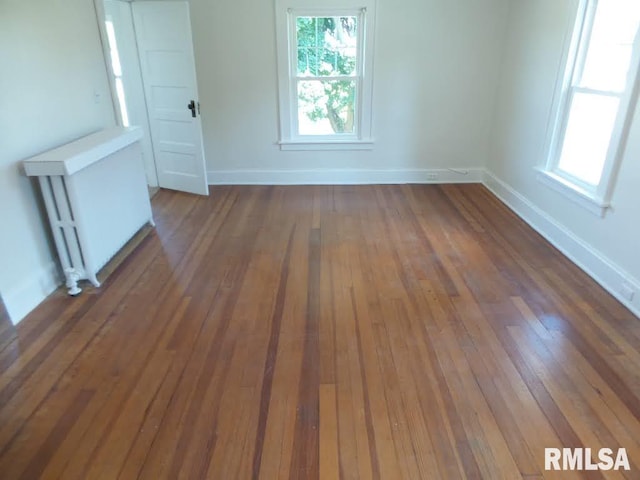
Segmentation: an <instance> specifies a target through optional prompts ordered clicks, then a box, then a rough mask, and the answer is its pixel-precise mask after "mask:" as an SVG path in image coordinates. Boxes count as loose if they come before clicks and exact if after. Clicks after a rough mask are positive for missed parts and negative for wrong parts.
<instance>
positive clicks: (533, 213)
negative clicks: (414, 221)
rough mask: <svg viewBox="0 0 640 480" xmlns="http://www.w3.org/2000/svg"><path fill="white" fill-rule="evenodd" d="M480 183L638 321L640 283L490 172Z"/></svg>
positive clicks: (486, 173)
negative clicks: (628, 291)
mask: <svg viewBox="0 0 640 480" xmlns="http://www.w3.org/2000/svg"><path fill="white" fill-rule="evenodd" d="M483 183H484V185H485V186H486V187H487V188H488V189H489V190H491V191H492V192H493V193H494V194H495V195H496V196H497V197H498V198H499V199H500V200H501V201H502V202H503V203H504V204H506V205H507V206H508V207H509V208H510V209H511V210H513V211H514V212H515V213H516V214H517V215H518V216H519V217H520V218H522V219H523V220H524V221H525V222H527V223H528V224H529V225H530V226H531V227H532V228H533V229H534V230H536V231H537V232H538V233H540V234H541V235H542V236H543V237H545V238H546V239H547V240H548V241H549V242H550V243H551V244H553V245H554V246H555V247H556V248H557V249H558V250H560V251H561V252H562V253H563V254H565V255H566V256H567V257H568V258H569V259H570V260H571V261H572V262H573V263H575V264H576V265H577V266H578V267H580V268H581V269H582V270H584V271H585V272H586V273H587V274H588V275H589V276H590V277H592V278H593V279H594V280H595V281H596V282H598V283H599V284H600V285H601V286H602V287H603V288H604V289H605V290H607V291H608V292H609V293H611V295H613V296H614V297H615V298H616V299H618V301H620V302H621V303H622V304H623V305H624V306H626V307H627V308H628V309H629V310H631V311H632V312H633V314H634V315H635V316H637V317H638V318H640V280H638V279H637V278H634V277H633V276H631V275H630V274H629V273H627V272H625V271H624V270H623V269H622V268H621V267H620V266H619V265H617V264H615V263H614V262H612V261H611V260H609V259H608V258H606V257H605V256H604V255H603V254H602V253H601V252H599V251H598V250H596V249H595V248H593V247H592V246H591V245H589V244H588V243H586V242H585V241H584V240H582V239H581V238H579V237H578V236H576V235H575V234H573V233H572V232H571V231H569V230H568V229H567V228H566V227H564V226H563V225H561V224H560V223H558V222H557V221H556V220H554V219H553V218H552V217H551V216H549V215H548V214H547V213H546V212H544V211H543V210H541V209H540V208H538V207H536V206H535V205H534V204H533V203H531V202H530V201H529V200H528V199H527V198H525V197H524V196H522V195H521V194H520V193H518V192H517V191H515V190H514V189H513V188H512V187H511V186H510V185H508V184H506V183H505V182H503V181H502V180H500V179H499V178H497V177H496V176H495V175H494V174H493V173H491V172H489V171H485V176H484V182H483ZM623 284H627V285H628V286H630V287H631V288H632V289H633V290H635V292H636V294H635V296H634V298H633V300H631V301H630V300H628V299H627V298H625V297H624V296H623V295H622V293H621V289H622V285H623Z"/></svg>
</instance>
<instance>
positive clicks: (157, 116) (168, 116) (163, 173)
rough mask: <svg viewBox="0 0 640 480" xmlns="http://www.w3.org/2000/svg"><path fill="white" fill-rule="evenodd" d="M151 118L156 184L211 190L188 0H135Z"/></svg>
mask: <svg viewBox="0 0 640 480" xmlns="http://www.w3.org/2000/svg"><path fill="white" fill-rule="evenodd" d="M131 7H132V9H133V18H134V23H135V27H136V37H137V42H138V51H139V53H140V66H141V69H142V76H143V79H144V87H145V96H146V99H147V107H148V109H149V120H150V122H151V137H152V140H153V150H154V153H155V157H156V170H157V172H158V183H159V185H160V186H161V187H163V188H170V189H174V190H182V191H186V192H191V193H197V194H201V195H208V193H209V189H208V186H207V175H206V167H205V158H204V152H203V148H202V127H201V123H200V114H199V112H198V109H196V110H195V117H194V116H193V114H192V110H190V109H189V108H188V106H189V103H190V102H191V101H194V102H196V104H197V102H198V89H197V83H196V75H195V64H194V60H193V45H192V40H191V22H190V19H189V5H188V3H187V2H174V1H170V2H168V1H145V2H134V3H132V5H131Z"/></svg>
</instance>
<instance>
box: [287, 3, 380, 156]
mask: <svg viewBox="0 0 640 480" xmlns="http://www.w3.org/2000/svg"><path fill="white" fill-rule="evenodd" d="M318 4H319V3H318V2H309V1H308V0H276V9H277V18H276V20H277V24H278V25H277V28H278V80H279V94H280V134H281V138H280V145H281V147H282V148H283V149H363V148H371V147H370V146H371V143H372V142H371V93H372V92H371V90H372V82H371V79H372V76H371V74H372V64H373V62H372V47H373V41H372V39H373V35H372V33H373V31H372V25H373V15H374V12H373V8H374V6H375V4H374V2H372V1H371V0H364V1H362V2H361V3H360V4H351V3H350V2H349V1H348V0H347V1H346V2H345V1H335V0H334V1H330V2H321V3H320V4H321V5H322V7H317V6H312V5H318ZM327 4H330V5H327Z"/></svg>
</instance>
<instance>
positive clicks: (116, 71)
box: [105, 20, 129, 127]
mask: <svg viewBox="0 0 640 480" xmlns="http://www.w3.org/2000/svg"><path fill="white" fill-rule="evenodd" d="M105 27H106V30H107V39H108V41H109V52H110V54H111V71H112V72H113V76H114V83H115V87H116V96H117V97H118V106H119V107H120V108H119V110H120V118H121V120H122V125H123V126H125V127H128V126H129V114H128V112H127V101H126V98H125V95H124V83H123V82H122V64H121V63H120V54H119V53H118V43H117V42H116V32H115V29H114V28H113V22H112V21H111V20H107V21H106V22H105Z"/></svg>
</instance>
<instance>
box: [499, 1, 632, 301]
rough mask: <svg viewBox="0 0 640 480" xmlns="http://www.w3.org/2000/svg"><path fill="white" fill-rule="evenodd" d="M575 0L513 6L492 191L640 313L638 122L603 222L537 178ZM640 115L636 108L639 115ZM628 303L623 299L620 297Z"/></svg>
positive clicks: (543, 157) (508, 35) (506, 42)
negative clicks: (626, 290) (628, 292)
mask: <svg viewBox="0 0 640 480" xmlns="http://www.w3.org/2000/svg"><path fill="white" fill-rule="evenodd" d="M576 7H577V1H576V0H536V1H530V0H513V1H512V2H511V8H510V13H509V20H508V24H509V30H508V33H507V38H506V41H505V45H506V51H505V57H504V63H503V66H502V77H501V81H500V90H499V91H500V95H499V98H498V103H497V108H496V115H495V120H494V123H495V129H494V133H493V142H492V149H491V155H490V161H489V163H488V168H489V170H490V172H491V173H492V174H493V177H490V178H489V179H488V183H489V186H490V187H492V188H493V189H494V190H495V191H496V192H497V193H499V194H500V195H501V196H503V197H504V198H505V199H506V200H508V201H509V203H511V205H512V206H514V207H515V208H516V209H517V210H518V211H519V213H521V214H523V215H524V216H525V217H527V219H528V220H530V221H531V223H533V224H535V226H536V227H537V228H539V229H540V230H541V231H542V232H543V233H545V234H546V235H547V236H548V237H550V238H551V239H552V240H553V241H554V242H555V243H556V244H557V245H558V246H559V247H560V248H561V249H562V250H564V251H565V252H566V253H568V254H569V255H570V256H571V257H572V258H573V259H574V260H575V261H576V262H577V263H579V264H580V265H581V266H583V267H584V268H585V269H586V270H588V271H589V272H590V273H592V275H594V276H595V277H596V278H597V279H598V280H599V281H600V282H601V283H602V284H603V285H605V286H606V287H607V288H608V289H610V291H612V293H614V294H616V295H617V294H619V293H620V288H621V284H622V283H628V284H630V285H631V286H633V287H634V288H635V289H636V291H637V293H636V295H635V298H634V300H633V301H631V302H629V301H626V303H627V305H628V306H630V308H632V309H634V310H635V311H636V313H637V312H640V298H639V297H640V291H638V290H640V254H639V252H638V249H639V247H640V188H639V187H640V161H638V158H639V157H640V121H639V119H638V115H637V114H636V117H635V119H634V122H633V125H632V127H631V133H630V137H629V141H628V144H627V149H626V152H625V155H624V159H623V161H622V166H621V171H620V175H619V178H618V181H617V184H616V187H615V192H614V195H613V198H612V203H613V209H612V211H609V212H608V213H607V214H606V217H605V218H599V217H597V216H595V215H593V214H592V213H590V212H588V211H587V210H585V209H584V208H582V207H580V206H578V205H576V204H574V203H572V202H571V201H569V200H568V199H567V198H566V197H564V196H562V195H561V194H559V193H557V192H555V191H554V190H551V189H550V188H548V187H547V186H545V185H544V184H542V183H540V182H539V181H537V180H536V175H535V172H534V167H536V166H542V165H544V163H545V154H546V142H547V132H548V128H549V126H550V125H549V121H550V116H551V108H552V102H553V98H554V93H555V92H554V90H555V86H556V80H557V78H558V76H559V75H562V74H563V73H564V65H562V62H561V56H562V51H563V45H564V42H566V41H570V31H571V28H572V26H573V21H574V19H575V12H576ZM636 111H637V109H636ZM621 299H622V300H624V299H623V298H621Z"/></svg>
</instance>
